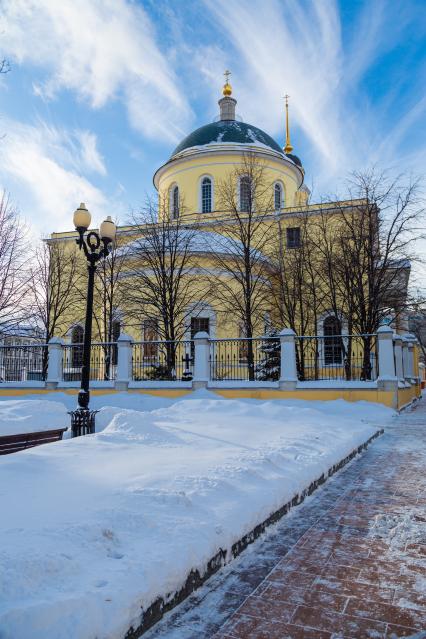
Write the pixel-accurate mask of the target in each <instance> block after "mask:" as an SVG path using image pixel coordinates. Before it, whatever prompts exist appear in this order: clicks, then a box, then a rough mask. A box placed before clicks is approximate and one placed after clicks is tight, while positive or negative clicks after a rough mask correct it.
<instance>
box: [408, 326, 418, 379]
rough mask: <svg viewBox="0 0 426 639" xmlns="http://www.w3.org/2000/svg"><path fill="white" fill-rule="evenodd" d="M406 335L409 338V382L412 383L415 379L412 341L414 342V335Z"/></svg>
mask: <svg viewBox="0 0 426 639" xmlns="http://www.w3.org/2000/svg"><path fill="white" fill-rule="evenodd" d="M406 337H407V338H408V339H409V342H408V375H409V378H410V382H411V383H412V384H415V383H416V380H415V376H414V342H415V339H416V338H415V337H414V335H410V334H408V335H406Z"/></svg>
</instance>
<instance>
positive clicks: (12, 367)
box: [0, 344, 49, 382]
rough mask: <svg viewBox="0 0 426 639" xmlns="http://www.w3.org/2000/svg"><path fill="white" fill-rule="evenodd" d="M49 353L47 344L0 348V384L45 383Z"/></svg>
mask: <svg viewBox="0 0 426 639" xmlns="http://www.w3.org/2000/svg"><path fill="white" fill-rule="evenodd" d="M48 358H49V352H48V348H47V346H46V344H19V345H15V344H13V345H7V346H3V345H2V346H0V382H26V381H45V380H46V379H47V366H48Z"/></svg>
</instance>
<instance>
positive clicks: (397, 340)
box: [393, 335, 404, 382]
mask: <svg viewBox="0 0 426 639" xmlns="http://www.w3.org/2000/svg"><path fill="white" fill-rule="evenodd" d="M393 348H394V352H395V373H396V376H397V378H398V379H399V380H401V381H402V382H403V381H404V370H403V368H402V337H401V335H394V338H393Z"/></svg>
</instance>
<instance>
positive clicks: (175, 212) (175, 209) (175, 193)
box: [172, 186, 179, 220]
mask: <svg viewBox="0 0 426 639" xmlns="http://www.w3.org/2000/svg"><path fill="white" fill-rule="evenodd" d="M178 217H179V187H178V186H174V187H173V189H172V218H173V219H174V220H177V219H178Z"/></svg>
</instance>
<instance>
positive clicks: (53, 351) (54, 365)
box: [46, 337, 64, 389]
mask: <svg viewBox="0 0 426 639" xmlns="http://www.w3.org/2000/svg"><path fill="white" fill-rule="evenodd" d="M63 345H64V340H63V339H61V338H60V337H52V338H51V339H50V340H49V344H48V345H47V348H48V353H49V360H48V364H47V380H46V388H49V389H55V388H57V387H58V384H59V382H60V381H62V360H63V356H64V353H63V348H62V347H63Z"/></svg>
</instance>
